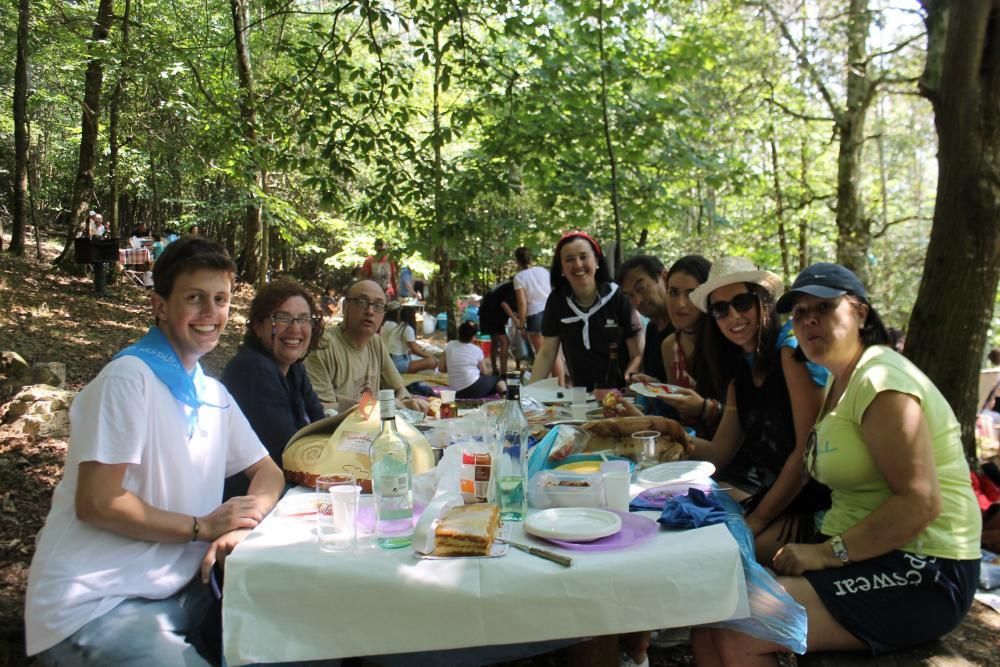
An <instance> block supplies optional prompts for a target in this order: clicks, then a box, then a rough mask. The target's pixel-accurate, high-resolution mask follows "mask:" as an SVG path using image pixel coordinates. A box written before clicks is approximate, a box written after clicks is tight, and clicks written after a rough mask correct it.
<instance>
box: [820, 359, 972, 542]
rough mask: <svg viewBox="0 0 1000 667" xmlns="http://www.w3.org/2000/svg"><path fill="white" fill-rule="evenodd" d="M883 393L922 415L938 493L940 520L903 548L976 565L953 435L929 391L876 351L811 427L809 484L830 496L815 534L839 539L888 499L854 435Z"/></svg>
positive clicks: (910, 369) (905, 366)
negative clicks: (912, 401) (905, 399)
mask: <svg viewBox="0 0 1000 667" xmlns="http://www.w3.org/2000/svg"><path fill="white" fill-rule="evenodd" d="M883 391H898V392H901V393H904V394H908V395H910V396H913V397H914V398H916V399H917V400H918V401H919V402H920V405H921V406H922V408H923V411H924V417H925V418H926V419H927V426H928V429H929V431H930V435H931V442H932V446H933V449H934V461H935V463H936V465H937V476H938V481H939V483H940V486H941V514H940V516H938V518H937V519H935V520H934V521H933V522H932V523H931V524H930V525H929V526H927V528H925V529H924V531H923V532H921V533H920V534H919V535H917V537H916V538H915V539H914V540H913V541H911V542H910V543H909V544H906V545H904V546H903V547H902V548H901V549H902V551H906V552H909V553H914V554H920V555H927V556H937V557H939V558H951V559H956V560H967V559H978V558H979V557H980V551H979V540H980V534H981V532H982V517H981V515H980V513H979V505H978V504H977V503H976V498H975V496H974V495H973V493H972V484H971V482H970V480H969V466H968V463H966V460H965V456H964V454H963V452H962V441H961V429H960V427H959V424H958V420H957V419H955V414H954V413H953V412H952V410H951V406H949V405H948V402H947V401H946V400H945V398H944V396H942V395H941V392H940V391H938V389H937V387H935V386H934V384H933V383H932V382H931V381H930V380H929V379H928V378H927V376H926V375H924V374H923V372H921V370H920V369H919V368H917V367H916V366H915V365H914V364H913V363H911V362H910V361H909V360H908V359H906V358H905V357H904V356H902V355H901V354H899V353H898V352H896V351H895V350H892V349H890V348H888V347H885V346H882V345H873V346H871V347H869V348H868V349H867V350H865V351H864V353H863V354H862V355H861V359H860V360H859V361H858V365H857V367H856V368H855V370H854V373H853V375H852V376H851V379H850V381H849V382H848V384H847V389H846V391H844V394H843V396H841V397H840V400H839V401H838V403H837V405H836V406H834V408H833V410H831V411H830V412H829V413H827V415H826V416H825V417H823V419H822V420H821V421H820V422H819V424H817V426H816V437H817V440H816V469H815V472H814V476H815V477H816V479H817V480H818V481H820V482H822V483H823V484H825V485H826V486H828V487H830V489H832V506H831V508H830V510H829V511H828V512H827V514H826V516H825V518H824V519H823V526H822V532H823V533H824V534H826V535H839V534H841V533H843V532H844V531H845V530H847V529H848V528H850V527H851V526H854V525H855V524H857V523H858V522H860V521H861V520H862V519H864V518H865V517H866V516H868V515H869V514H870V513H871V512H873V511H874V510H875V509H876V508H878V507H879V505H881V504H882V503H883V502H884V501H885V500H886V498H888V497H889V496H890V495H891V493H892V492H891V490H890V489H889V485H888V483H887V482H886V480H885V478H884V477H883V476H882V473H881V472H880V471H879V469H878V467H877V466H876V465H875V462H874V460H873V459H872V456H871V453H870V452H869V451H868V447H867V446H865V442H864V439H863V437H862V432H861V420H862V418H863V417H864V414H865V410H867V409H868V406H869V405H871V402H872V401H873V400H874V399H875V397H876V396H877V395H878V394H879V393H880V392H883Z"/></svg>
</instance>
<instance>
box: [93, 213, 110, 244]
mask: <svg viewBox="0 0 1000 667" xmlns="http://www.w3.org/2000/svg"><path fill="white" fill-rule="evenodd" d="M93 230H94V235H93V237H92V238H95V239H103V238H104V235H105V234H106V233H107V231H108V229H107V227H105V226H104V216H103V215H101V214H100V213H95V214H94V216H93Z"/></svg>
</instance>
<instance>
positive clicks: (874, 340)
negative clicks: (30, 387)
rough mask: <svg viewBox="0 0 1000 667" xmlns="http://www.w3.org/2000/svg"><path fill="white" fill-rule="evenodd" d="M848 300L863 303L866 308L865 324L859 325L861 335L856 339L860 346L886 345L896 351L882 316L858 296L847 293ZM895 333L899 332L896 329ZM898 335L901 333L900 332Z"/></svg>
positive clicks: (894, 341) (893, 339)
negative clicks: (858, 339) (859, 341)
mask: <svg viewBox="0 0 1000 667" xmlns="http://www.w3.org/2000/svg"><path fill="white" fill-rule="evenodd" d="M848 298H850V299H851V300H852V301H854V302H855V303H858V304H861V303H864V304H866V305H867V306H868V316H867V317H865V323H864V324H862V325H861V333H860V334H858V337H859V338H860V339H861V344H862V345H863V346H865V347H871V346H872V345H888V346H889V347H891V348H893V349H896V339H895V338H893V336H892V334H891V333H890V332H889V331H890V330H889V329H887V328H886V326H885V322H883V321H882V316H881V315H879V314H878V311H877V310H875V306H873V305H871V304H870V303H868V302H867V301H866V300H864V299H862V298H861V297H859V296H855V295H854V294H851V293H850V292H848ZM897 331H899V330H898V329H897ZM899 333H900V334H902V333H903V332H902V331H900V332H899Z"/></svg>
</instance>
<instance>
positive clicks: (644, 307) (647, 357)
mask: <svg viewBox="0 0 1000 667" xmlns="http://www.w3.org/2000/svg"><path fill="white" fill-rule="evenodd" d="M618 282H619V283H620V284H621V289H622V294H624V295H625V296H626V298H628V300H629V302H631V304H632V307H633V308H635V309H636V310H637V311H639V314H641V315H644V316H645V317H648V318H649V323H648V324H647V325H646V337H645V346H644V347H643V353H642V365H641V366H640V367H639V370H638V371H637V372H635V373H633V374H631V376H628V377H626V378H625V381H626V382H628V383H632V382H666V381H667V373H666V370H665V368H664V365H663V357H662V356H661V354H660V346H661V344H662V343H663V340H664V339H665V338H666V337H667V336H669V335H670V334H671V333H672V332H673V330H674V327H673V325H672V324H671V323H670V314H669V313H668V312H667V271H666V269H665V268H664V267H663V262H661V261H660V260H658V259H657V258H655V257H653V256H651V255H636V256H635V257H630V258H629V259H627V260H625V262H624V263H623V264H622V268H621V271H620V273H619V279H618Z"/></svg>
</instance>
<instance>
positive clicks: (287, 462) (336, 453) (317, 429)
mask: <svg viewBox="0 0 1000 667" xmlns="http://www.w3.org/2000/svg"><path fill="white" fill-rule="evenodd" d="M381 427H382V422H381V418H380V416H379V409H378V402H377V401H376V402H374V403H365V402H362V403H361V404H360V405H359V406H358V407H356V408H353V409H351V410H350V411H348V412H344V413H341V414H339V415H337V416H335V417H327V418H326V419H321V420H319V421H317V422H313V423H312V424H309V425H308V426H305V427H303V428H301V429H299V430H298V431H297V432H296V433H295V434H294V435H293V436H292V437H291V438H289V440H288V444H287V445H286V446H285V451H284V453H283V454H282V468H283V469H284V471H285V479H287V480H288V481H289V482H292V483H294V484H301V485H302V486H308V487H313V486H315V485H316V477H318V476H319V475H330V474H337V473H350V474H352V475H354V476H355V477H357V478H358V481H359V482H360V484H361V486H362V488H363V490H364V492H365V493H370V492H371V478H372V474H371V459H370V458H369V456H368V450H369V449H370V447H371V444H372V440H374V439H375V436H376V435H378V432H379V429H380V428H381ZM396 427H397V428H398V429H399V432H400V434H401V435H402V436H403V437H404V438H406V441H407V442H409V443H410V449H411V454H412V461H413V469H412V471H411V472H412V473H413V474H414V475H419V474H420V473H422V472H426V471H427V470H430V469H431V468H433V467H434V453H433V452H432V451H431V446H430V444H429V443H428V442H427V439H426V438H425V437H424V436H423V434H422V433H421V432H420V431H418V430H417V429H415V428H414V427H413V426H412V425H410V423H409V422H407V421H406V420H405V419H402V418H401V417H398V416H397V418H396Z"/></svg>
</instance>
